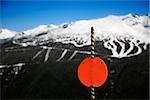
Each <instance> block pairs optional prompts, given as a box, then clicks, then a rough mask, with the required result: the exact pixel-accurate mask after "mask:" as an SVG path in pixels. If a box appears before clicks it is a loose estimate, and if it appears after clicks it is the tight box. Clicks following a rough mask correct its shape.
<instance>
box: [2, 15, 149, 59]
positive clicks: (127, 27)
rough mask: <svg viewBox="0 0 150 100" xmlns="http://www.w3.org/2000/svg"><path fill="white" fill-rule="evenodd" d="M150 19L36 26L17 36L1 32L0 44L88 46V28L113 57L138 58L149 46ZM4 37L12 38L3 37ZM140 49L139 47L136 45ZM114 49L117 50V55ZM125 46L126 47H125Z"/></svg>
mask: <svg viewBox="0 0 150 100" xmlns="http://www.w3.org/2000/svg"><path fill="white" fill-rule="evenodd" d="M149 21H150V16H146V15H143V16H139V15H134V14H128V15H125V16H114V15H110V16H107V17H104V18H99V19H92V20H80V21H76V22H71V23H64V24H61V25H52V24H51V25H40V26H38V27H37V28H34V29H30V30H26V31H23V32H21V33H17V34H16V32H10V31H9V32H5V31H3V29H2V32H1V34H0V41H3V40H4V39H6V38H13V43H15V44H19V45H22V46H28V45H33V46H35V45H42V44H45V43H48V42H62V43H66V44H67V43H71V44H74V45H75V46H76V47H82V46H85V45H90V28H91V27H92V26H93V27H94V30H95V40H96V41H103V46H104V47H105V48H107V49H108V50H110V51H111V52H112V56H113V57H118V58H122V57H130V56H134V55H138V54H140V53H141V52H142V50H143V49H146V48H147V44H149V43H150V31H149V28H150V23H149ZM4 34H14V35H6V37H5V35H4ZM143 43H144V45H143V46H142V47H141V46H140V44H143ZM118 45H119V46H120V47H121V49H120V50H119V51H118ZM127 45H128V46H127ZM134 48H137V50H136V51H135V52H133V53H131V52H132V51H133V49H134Z"/></svg>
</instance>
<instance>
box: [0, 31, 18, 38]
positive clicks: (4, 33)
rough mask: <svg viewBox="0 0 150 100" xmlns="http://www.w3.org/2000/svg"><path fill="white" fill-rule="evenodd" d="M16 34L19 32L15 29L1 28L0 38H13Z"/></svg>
mask: <svg viewBox="0 0 150 100" xmlns="http://www.w3.org/2000/svg"><path fill="white" fill-rule="evenodd" d="M16 34H17V32H15V31H10V30H8V29H0V40H2V39H9V38H12V37H14V36H15V35H16Z"/></svg>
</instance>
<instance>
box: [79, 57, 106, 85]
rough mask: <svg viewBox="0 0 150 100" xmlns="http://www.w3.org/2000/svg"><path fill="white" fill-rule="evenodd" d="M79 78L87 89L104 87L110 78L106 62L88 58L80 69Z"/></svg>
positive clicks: (97, 58) (96, 58)
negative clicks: (108, 77)
mask: <svg viewBox="0 0 150 100" xmlns="http://www.w3.org/2000/svg"><path fill="white" fill-rule="evenodd" d="M77 74H78V78H79V80H80V82H81V83H82V84H84V85H85V86H87V87H91V86H93V87H99V86H101V85H103V84H104V83H105V81H106V79H107V76H108V70H107V66H106V64H105V62H104V61H103V60H102V59H100V58H99V57H94V58H93V59H92V58H91V57H88V58H86V59H84V60H83V61H82V62H81V64H80V65H79V67H78V72H77Z"/></svg>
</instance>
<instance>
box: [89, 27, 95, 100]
mask: <svg viewBox="0 0 150 100" xmlns="http://www.w3.org/2000/svg"><path fill="white" fill-rule="evenodd" d="M91 58H92V59H94V28H93V27H91ZM91 67H92V66H91ZM90 88H91V100H95V89H94V87H93V86H91V87H90Z"/></svg>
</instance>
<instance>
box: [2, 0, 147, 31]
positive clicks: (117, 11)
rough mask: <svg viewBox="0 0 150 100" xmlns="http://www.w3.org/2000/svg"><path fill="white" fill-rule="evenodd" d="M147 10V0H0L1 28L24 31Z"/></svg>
mask: <svg viewBox="0 0 150 100" xmlns="http://www.w3.org/2000/svg"><path fill="white" fill-rule="evenodd" d="M148 10H149V2H148V0H72V1H71V0H70V1H69V0H0V28H7V29H10V30H14V31H24V30H27V29H32V28H35V27H37V26H39V25H44V24H47V25H48V24H56V25H58V24H62V23H65V22H74V21H77V20H82V19H95V18H101V17H105V16H108V15H127V14H129V13H133V14H140V15H144V14H148Z"/></svg>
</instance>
